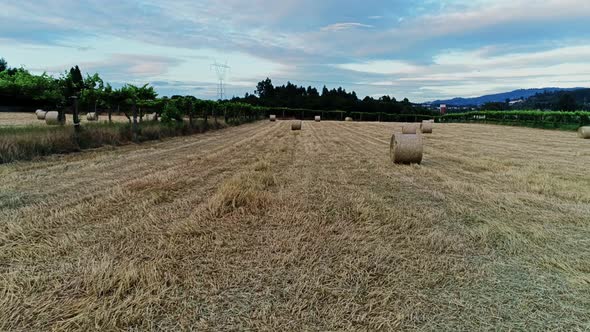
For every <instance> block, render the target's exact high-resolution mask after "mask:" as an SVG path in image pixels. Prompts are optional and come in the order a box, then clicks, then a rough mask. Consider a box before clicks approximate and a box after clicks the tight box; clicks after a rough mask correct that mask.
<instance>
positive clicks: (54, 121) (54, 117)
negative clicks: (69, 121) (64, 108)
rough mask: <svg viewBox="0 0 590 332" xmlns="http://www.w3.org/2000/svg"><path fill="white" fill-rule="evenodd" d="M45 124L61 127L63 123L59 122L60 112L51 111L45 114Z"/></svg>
mask: <svg viewBox="0 0 590 332" xmlns="http://www.w3.org/2000/svg"><path fill="white" fill-rule="evenodd" d="M45 123H46V124H48V125H50V126H55V125H61V124H63V122H60V121H59V112H57V111H51V112H47V113H46V114H45Z"/></svg>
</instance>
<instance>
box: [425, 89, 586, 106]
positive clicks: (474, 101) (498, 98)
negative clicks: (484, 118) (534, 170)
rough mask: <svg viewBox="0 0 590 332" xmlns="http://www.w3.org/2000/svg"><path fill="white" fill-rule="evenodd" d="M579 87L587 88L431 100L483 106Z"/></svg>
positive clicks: (538, 90)
mask: <svg viewBox="0 0 590 332" xmlns="http://www.w3.org/2000/svg"><path fill="white" fill-rule="evenodd" d="M579 89H585V88H582V87H577V88H557V87H547V88H532V89H517V90H513V91H510V92H501V93H495V94H489V95H483V96H479V97H471V98H463V97H456V98H451V99H440V100H434V101H431V102H429V103H430V104H433V105H439V104H446V105H447V106H481V105H483V104H485V103H491V102H504V101H506V99H509V100H517V99H520V98H524V99H526V98H529V97H532V96H534V95H536V94H537V93H544V92H559V91H575V90H579Z"/></svg>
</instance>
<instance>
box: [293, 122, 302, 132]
mask: <svg viewBox="0 0 590 332" xmlns="http://www.w3.org/2000/svg"><path fill="white" fill-rule="evenodd" d="M301 125H302V121H293V122H291V130H301Z"/></svg>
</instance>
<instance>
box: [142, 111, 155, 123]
mask: <svg viewBox="0 0 590 332" xmlns="http://www.w3.org/2000/svg"><path fill="white" fill-rule="evenodd" d="M154 120H156V113H151V114H146V115H144V116H143V121H154Z"/></svg>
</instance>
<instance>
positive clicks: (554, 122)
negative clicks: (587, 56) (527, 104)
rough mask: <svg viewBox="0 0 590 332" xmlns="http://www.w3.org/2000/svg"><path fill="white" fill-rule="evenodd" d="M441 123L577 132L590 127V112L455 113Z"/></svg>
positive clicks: (444, 118) (444, 117) (448, 115)
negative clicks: (486, 124) (480, 123)
mask: <svg viewBox="0 0 590 332" xmlns="http://www.w3.org/2000/svg"><path fill="white" fill-rule="evenodd" d="M440 121H441V122H486V123H488V122H489V123H499V124H512V125H520V126H529V127H538V128H562V129H568V130H569V129H572V130H575V129H577V128H578V127H580V126H585V125H590V112H586V111H577V112H556V111H478V112H466V113H453V114H447V115H444V116H442V117H440Z"/></svg>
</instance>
